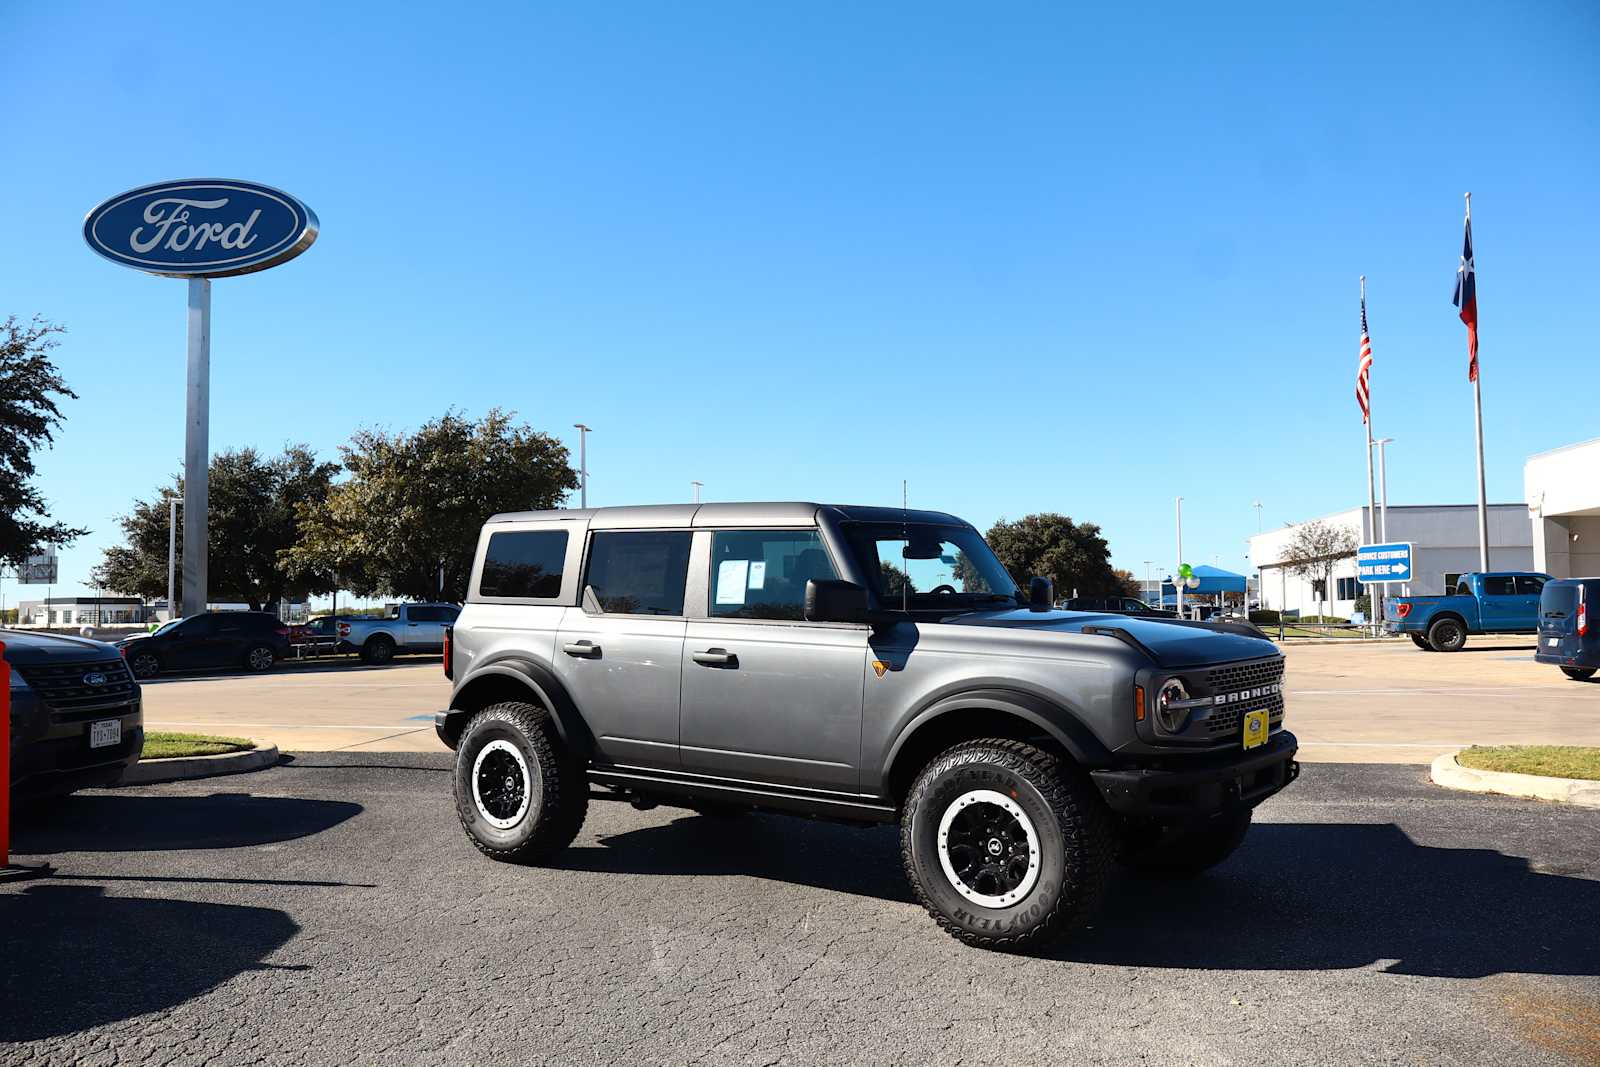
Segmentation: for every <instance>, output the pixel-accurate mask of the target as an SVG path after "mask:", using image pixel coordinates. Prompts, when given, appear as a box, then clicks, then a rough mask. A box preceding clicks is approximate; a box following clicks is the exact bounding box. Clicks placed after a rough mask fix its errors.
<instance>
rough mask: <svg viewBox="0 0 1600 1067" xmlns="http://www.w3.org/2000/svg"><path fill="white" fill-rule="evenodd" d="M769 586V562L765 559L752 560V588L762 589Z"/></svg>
mask: <svg viewBox="0 0 1600 1067" xmlns="http://www.w3.org/2000/svg"><path fill="white" fill-rule="evenodd" d="M766 584H767V561H766V560H764V559H758V560H752V561H751V563H750V588H751V589H760V588H761V587H762V586H764V585H766Z"/></svg>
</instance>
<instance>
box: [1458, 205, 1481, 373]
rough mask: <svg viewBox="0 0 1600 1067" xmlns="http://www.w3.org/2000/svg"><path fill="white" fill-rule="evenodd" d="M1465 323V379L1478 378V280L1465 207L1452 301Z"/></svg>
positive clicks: (1469, 216) (1469, 209)
mask: <svg viewBox="0 0 1600 1067" xmlns="http://www.w3.org/2000/svg"><path fill="white" fill-rule="evenodd" d="M1453 303H1454V304H1455V306H1456V307H1458V308H1460V309H1461V321H1462V322H1464V323H1466V324H1467V354H1468V356H1469V357H1470V360H1471V362H1470V363H1469V364H1468V366H1467V381H1469V382H1475V381H1477V380H1478V282H1477V279H1476V277H1475V276H1474V272H1473V267H1472V208H1471V207H1468V208H1467V237H1466V242H1465V244H1463V245H1462V247H1461V266H1459V267H1457V268H1456V295H1455V299H1454V301H1453Z"/></svg>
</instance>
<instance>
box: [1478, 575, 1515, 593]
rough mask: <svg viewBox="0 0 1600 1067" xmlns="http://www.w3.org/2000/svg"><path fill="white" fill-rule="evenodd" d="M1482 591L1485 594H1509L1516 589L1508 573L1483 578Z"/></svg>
mask: <svg viewBox="0 0 1600 1067" xmlns="http://www.w3.org/2000/svg"><path fill="white" fill-rule="evenodd" d="M1483 591H1484V594H1485V595H1486V596H1511V595H1512V594H1513V593H1514V592H1515V591H1516V586H1515V585H1514V584H1513V583H1512V581H1511V576H1510V575H1502V576H1498V577H1494V578H1485V579H1484V580H1483Z"/></svg>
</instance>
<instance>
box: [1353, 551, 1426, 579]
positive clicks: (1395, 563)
mask: <svg viewBox="0 0 1600 1067" xmlns="http://www.w3.org/2000/svg"><path fill="white" fill-rule="evenodd" d="M1412 547H1413V542H1411V541H1396V542H1394V543H1392V544H1387V545H1362V546H1361V547H1360V548H1358V549H1356V580H1357V581H1359V582H1360V583H1361V584H1362V585H1379V584H1381V583H1383V582H1409V581H1410V580H1411V556H1412V551H1411V550H1412Z"/></svg>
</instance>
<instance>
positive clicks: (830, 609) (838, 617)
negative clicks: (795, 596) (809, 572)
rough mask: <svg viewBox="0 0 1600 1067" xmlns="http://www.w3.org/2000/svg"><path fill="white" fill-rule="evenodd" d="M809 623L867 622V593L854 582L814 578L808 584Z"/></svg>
mask: <svg viewBox="0 0 1600 1067" xmlns="http://www.w3.org/2000/svg"><path fill="white" fill-rule="evenodd" d="M806 621H807V622H866V621H867V591H866V590H865V589H863V588H861V586H859V585H856V584H855V583H854V582H844V581H840V580H838V579H836V578H812V579H811V580H810V581H808V582H806Z"/></svg>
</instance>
